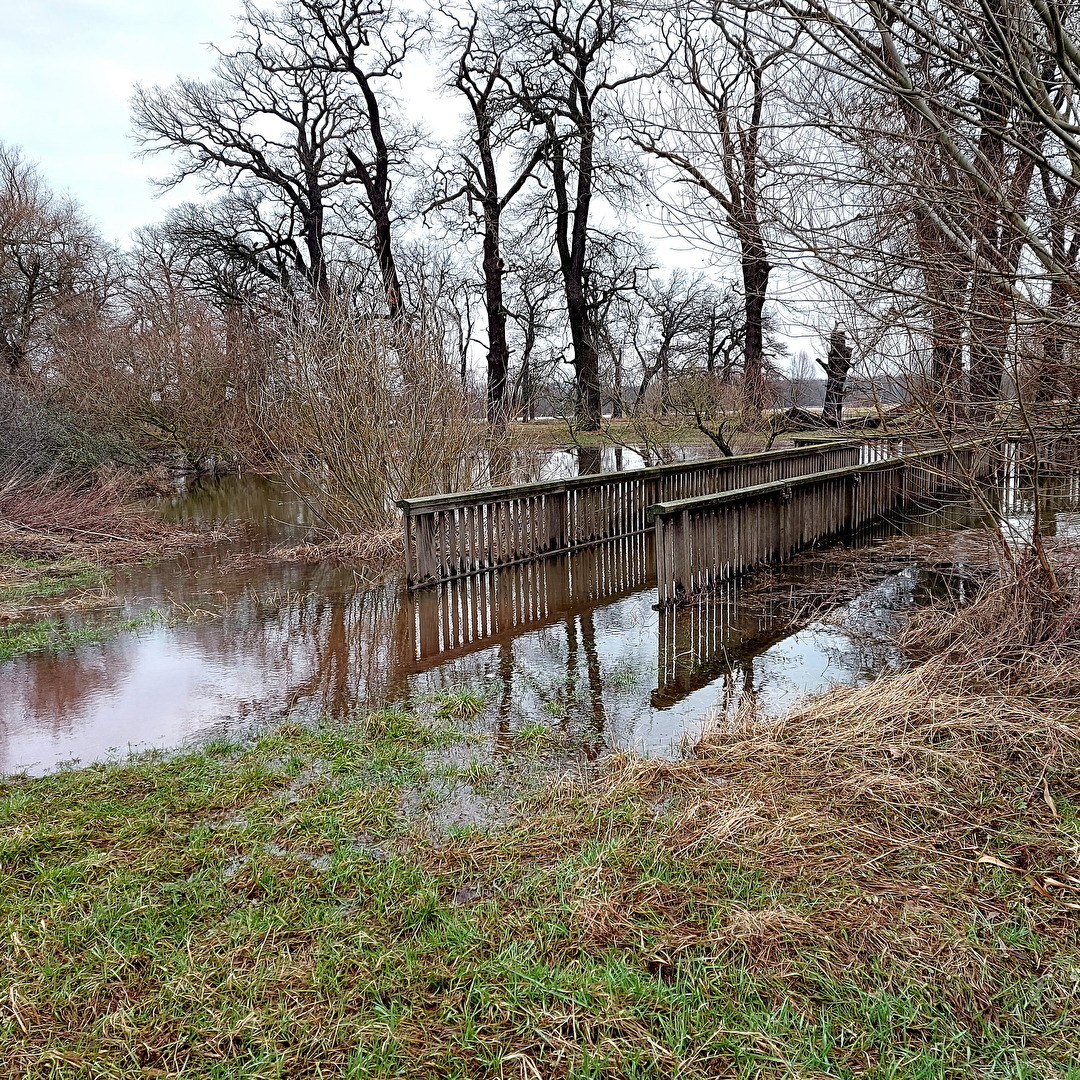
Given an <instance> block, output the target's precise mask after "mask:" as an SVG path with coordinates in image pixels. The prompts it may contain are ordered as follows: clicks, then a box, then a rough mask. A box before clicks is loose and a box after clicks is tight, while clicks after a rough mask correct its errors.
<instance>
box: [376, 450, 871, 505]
mask: <svg viewBox="0 0 1080 1080" xmlns="http://www.w3.org/2000/svg"><path fill="white" fill-rule="evenodd" d="M861 442H862V440H861V439H857V438H850V439H830V440H828V441H823V442H821V443H813V444H811V445H809V446H795V447H791V446H789V447H785V448H784V449H781V450H759V451H757V452H755V453H753V454H735V455H733V456H732V457H716V458H697V459H695V460H693V461H675V462H672V463H671V464H669V465H651V466H649V467H647V468H644V469H623V470H621V471H618V472H601V473H590V474H589V475H587V476H571V477H567V478H566V479H563V480H534V481H530V482H529V483H526V484H512V485H507V486H505V487H490V488H476V489H474V490H472V491H457V492H447V493H446V494H440V495H422V496H418V497H417V498H413V499H398V501H397V505H398V506H399V507H400V508H401V509H402V510H403V511H405V514H406V516H407V517H412V516H414V515H417V514H423V513H433V512H435V511H438V510H449V509H454V508H456V507H459V506H472V505H475V504H476V503H492V502H500V501H506V500H510V499H520V498H522V497H524V496H529V495H556V494H560V493H561V492H564V491H573V490H574V489H576V488H587V487H595V486H597V485H601V484H609V483H611V482H612V480H616V479H626V478H633V479H634V480H648V479H650V478H652V477H656V476H665V475H667V474H669V473H672V472H679V471H680V470H682V471H687V470H693V469H706V468H713V467H715V466H717V465H736V464H738V463H739V462H743V461H769V460H775V459H780V458H791V457H804V456H805V457H808V456H810V455H811V454H815V453H820V452H821V451H822V450H835V449H836V447H837V446H841V445H846V444H848V443H851V444H858V443H861Z"/></svg>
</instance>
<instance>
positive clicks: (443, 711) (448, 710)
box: [435, 686, 487, 720]
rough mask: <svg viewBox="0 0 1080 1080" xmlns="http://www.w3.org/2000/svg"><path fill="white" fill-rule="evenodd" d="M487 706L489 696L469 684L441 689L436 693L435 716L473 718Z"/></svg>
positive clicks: (442, 718) (456, 718)
mask: <svg viewBox="0 0 1080 1080" xmlns="http://www.w3.org/2000/svg"><path fill="white" fill-rule="evenodd" d="M486 706H487V696H486V695H485V694H483V693H482V692H481V691H479V690H473V689H472V688H471V687H468V686H462V687H456V688H453V689H450V690H440V691H439V692H438V693H437V694H436V695H435V716H436V717H437V718H438V719H440V720H471V719H473V718H474V717H477V716H479V715H480V714H481V713H482V712H483V711H484V709H485V707H486Z"/></svg>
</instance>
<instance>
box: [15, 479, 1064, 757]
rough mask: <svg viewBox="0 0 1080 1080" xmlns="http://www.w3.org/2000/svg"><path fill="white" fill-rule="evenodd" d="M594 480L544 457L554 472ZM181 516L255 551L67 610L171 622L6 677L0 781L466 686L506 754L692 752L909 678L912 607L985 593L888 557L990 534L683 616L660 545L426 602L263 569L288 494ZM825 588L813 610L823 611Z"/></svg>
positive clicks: (288, 533)
mask: <svg viewBox="0 0 1080 1080" xmlns="http://www.w3.org/2000/svg"><path fill="white" fill-rule="evenodd" d="M627 463H629V464H634V462H633V459H632V458H630V459H627V458H624V460H623V464H627ZM579 464H580V463H579V462H577V461H575V460H574V459H572V458H569V457H567V458H566V459H565V460H561V459H557V458H556V459H548V460H547V461H546V462H545V470H546V473H545V474H546V475H558V473H559V472H560V471H562V472H565V471H576V468H577V467H578V465H579ZM590 464H601V465H603V466H604V467H610V466H611V465H612V464H615V462H613V461H611V462H609V461H601V462H591V463H590ZM1075 489H1076V482H1075V479H1074V480H1072V481H1070V482H1069V483H1068V484H1067V485H1066V488H1065V490H1063V493H1062V496H1061V500H1060V501H1059V504H1058V509H1057V510H1055V511H1052V512H1051V513H1050V515H1049V516H1048V518H1047V520H1046V521H1045V522H1044V526H1045V527H1047V528H1048V529H1050V530H1051V531H1052V530H1053V529H1055V528H1057V529H1066V528H1068V529H1073V528H1076V523H1077V514H1076V513H1075V508H1076V500H1077V497H1078V492H1077V491H1076V490H1075ZM993 497H994V498H996V499H999V500H1000V499H1004V500H1005V503H1006V507H1007V511H1008V513H1007V516H1008V517H1009V519H1010V520H1013V521H1015V523H1016V527H1017V528H1022V527H1023V523H1024V522H1025V520H1030V506H1028V505H1027V504H1026V503H1025V501H1024V495H1023V492H1022V490H1020V489H1019V488H1015V487H1014V489H1012V490H1010V491H1006V492H997V493H994V496H993ZM164 509H165V512H166V513H167V514H168V515H169V516H170V517H172V518H173V519H175V520H178V521H185V522H190V523H195V524H199V525H210V524H216V523H220V522H234V523H235V522H239V523H242V524H243V525H244V527H245V532H246V537H245V539H244V540H243V541H237V542H235V543H227V544H221V545H218V546H216V547H214V548H213V549H210V550H205V551H201V552H199V553H198V554H196V555H192V556H190V557H187V558H182V559H176V560H169V561H166V562H162V563H160V564H158V565H149V566H138V567H133V568H130V569H127V570H124V571H121V572H119V573H118V574H117V575H116V578H115V581H114V583H113V591H114V592H115V594H116V596H117V601H116V603H115V605H114V606H113V607H112V608H110V609H106V610H104V611H96V612H93V613H86V614H71V615H64V614H62V613H61V614H59V615H58V616H57V617H59V618H65V619H68V620H70V621H71V622H73V623H76V622H85V621H94V620H101V619H116V618H118V617H119V618H124V619H129V618H139V617H145V616H146V615H147V614H148V613H149V612H152V611H159V612H163V613H164V615H163V617H161V618H159V619H157V620H156V621H150V622H147V623H146V624H145V625H143V626H142V627H140V628H139V629H137V630H134V631H125V632H121V633H119V634H117V635H116V636H114V637H111V638H109V639H108V640H106V641H104V642H101V643H96V644H88V645H85V646H82V647H79V648H77V649H73V650H68V651H65V652H60V653H56V654H38V655H32V656H27V657H23V658H19V659H16V660H12V661H7V662H4V663H2V664H0V773H5V772H6V773H10V772H15V771H22V770H26V771H29V772H32V773H41V772H46V771H49V770H50V769H53V768H55V767H57V766H58V765H59V764H61V763H65V762H69V761H81V762H90V761H96V760H101V759H105V758H109V757H113V756H118V755H122V754H124V753H127V752H129V751H131V750H134V749H145V748H151V747H177V746H183V745H186V744H189V743H191V742H193V741H196V740H199V739H202V738H206V737H209V736H214V735H220V734H225V733H244V732H246V731H247V730H249V729H251V728H253V727H257V726H259V725H262V724H264V723H267V722H271V721H273V720H275V719H278V718H282V717H285V716H294V717H296V718H298V719H308V718H315V717H318V716H331V717H336V718H345V717H348V716H350V715H354V714H355V713H356V712H357V711H359V710H363V709H367V708H370V707H375V706H378V705H379V704H381V703H383V702H386V701H394V700H400V699H405V698H417V697H420V696H423V695H429V694H433V693H436V692H438V691H440V690H444V689H451V688H458V687H464V686H467V687H470V688H472V689H474V690H478V691H480V692H482V693H483V694H484V696H485V698H486V699H487V703H488V705H487V711H486V713H485V723H488V724H490V726H491V730H492V732H493V734H494V735H495V736H496V738H495V745H496V747H497V746H498V745H499V744H500V741H501V740H503V739H506V738H508V737H509V736H510V734H511V733H512V732H514V731H515V730H517V729H521V728H525V727H530V726H534V725H536V724H537V723H543V724H545V725H546V726H547V727H548V728H550V729H551V730H552V731H553V732H556V733H558V734H559V735H560V736H561V737H562V738H563V741H564V742H567V743H570V744H573V745H574V746H576V747H578V748H579V749H580V751H581V752H582V753H583V754H585V755H587V756H593V755H597V754H602V753H604V752H606V751H609V750H613V749H627V750H637V751H642V752H645V753H651V754H662V755H670V754H677V753H679V751H680V748H681V747H682V746H684V745H685V743H686V742H687V741H690V742H692V741H694V740H696V739H697V737H698V736H699V735H700V733H701V731H702V728H703V725H704V724H706V723H711V722H714V721H715V720H716V719H718V718H719V717H722V716H724V715H727V714H731V713H732V712H734V711H735V710H737V709H738V708H740V706H744V705H746V704H753V705H754V706H755V707H756V708H758V709H760V710H762V711H763V712H764V713H766V714H775V713H778V712H780V711H782V710H784V709H785V708H787V707H788V706H790V705H791V704H792V703H793V702H795V701H796V700H797V699H798V698H800V697H801V696H803V695H806V694H813V693H818V692H820V691H823V690H825V689H826V688H828V687H829V686H831V685H835V684H839V685H856V684H859V683H862V682H865V681H867V680H869V679H871V678H873V677H875V676H876V675H877V674H879V673H881V672H882V671H885V670H888V669H889V668H891V667H896V666H898V665H899V664H901V663H902V658H901V656H900V655H899V653H898V651H897V650H896V648H895V646H894V644H893V640H894V638H895V635H896V631H897V629H898V627H899V626H900V625H901V623H902V622H903V620H904V619H905V617H906V615H907V613H908V612H909V611H910V610H911V609H912V607H914V606H916V605H919V604H922V603H925V602H926V601H928V600H929V599H931V598H934V597H940V596H942V595H944V594H946V593H951V594H954V595H956V594H958V593H962V592H963V590H965V589H969V588H970V587H971V586H970V581H969V579H968V577H967V575H966V572H965V570H964V567H963V566H949V567H941V568H936V569H927V568H920V567H918V566H915V565H913V564H908V565H902V564H897V562H896V560H895V558H891V557H890V558H886V559H883V558H881V557H880V553H877V552H875V545H876V544H877V543H878V542H879V541H881V540H883V539H887V538H889V537H895V536H897V535H900V534H905V533H907V534H916V535H923V534H932V533H935V532H938V531H940V530H942V529H952V528H958V527H969V526H973V525H978V524H979V523H980V522H981V517H980V513H981V512H980V511H979V510H978V509H977V508H975V507H973V506H971V505H968V504H965V503H960V502H958V503H953V504H949V505H945V506H942V507H939V508H936V509H934V510H933V511H928V512H926V513H923V514H919V515H910V516H907V517H905V518H902V519H900V520H898V521H895V522H882V523H879V524H877V525H875V526H874V527H873V528H872V529H871V530H868V531H867V532H866V533H864V534H863V535H862V536H860V537H858V538H855V540H854V543H855V544H856V545H861V546H862V547H864V548H865V552H864V554H863V555H862V556H860V557H859V558H856V559H853V558H851V557H850V556H847V557H844V558H836V559H835V560H830V558H829V557H828V556H827V555H825V556H822V557H820V558H816V559H815V560H813V561H811V562H805V561H804V562H800V563H798V564H796V565H793V566H792V567H789V568H786V569H783V570H781V571H773V572H771V573H770V575H769V576H768V577H767V578H761V577H760V576H755V575H751V576H750V577H749V578H747V579H745V580H744V581H741V582H739V583H735V584H732V585H731V586H729V587H728V588H727V589H726V590H725V591H724V592H723V593H721V594H719V595H717V596H716V597H715V598H713V599H711V600H710V601H709V602H707V603H702V604H698V605H695V606H694V607H691V608H689V609H686V610H681V611H679V612H672V611H657V610H656V609H655V606H654V605H655V603H656V590H655V581H654V580H653V579H652V576H651V575H652V569H651V567H652V557H651V551H650V548H649V544H650V542H651V539H650V538H642V539H639V540H634V541H621V542H614V543H612V544H608V545H602V546H599V547H596V548H593V549H589V550H587V551H583V552H580V553H578V554H575V555H573V556H568V557H561V558H554V559H549V560H546V561H545V562H543V563H539V564H532V565H530V566H526V567H520V568H515V569H513V570H510V571H503V572H501V573H498V574H494V575H489V576H487V577H485V578H483V579H472V580H467V581H465V582H462V583H457V584H454V585H450V586H444V587H441V588H436V589H428V590H423V591H421V592H418V593H415V594H412V595H410V594H408V593H406V592H405V591H404V590H403V589H402V587H401V583H400V580H399V579H398V578H397V577H396V576H389V577H385V578H382V579H381V580H372V579H371V578H370V577H369V576H367V575H365V574H364V573H363V572H361V571H357V570H354V569H351V568H348V567H341V566H333V565H329V564H318V565H306V564H299V563H281V562H277V561H264V562H260V561H258V560H255V561H254V562H253V561H252V559H251V556H258V555H260V554H262V553H264V552H266V551H267V550H268V549H269V548H270V547H271V546H273V545H274V544H276V543H280V542H282V541H298V540H302V539H304V538H305V537H307V536H308V535H309V533H310V529H311V527H312V525H313V524H314V523H313V522H312V521H311V519H310V515H309V513H308V511H307V509H306V508H305V507H304V506H303V504H302V503H300V502H299V501H298V500H296V499H295V498H294V497H293V496H291V495H290V493H289V492H288V491H287V489H286V488H284V487H283V486H282V485H280V484H276V483H274V482H273V481H270V480H267V479H264V478H259V477H254V478H236V477H232V478H225V479H222V480H218V481H211V482H205V483H201V484H196V485H193V486H191V487H190V488H189V489H188V490H186V491H185V492H183V493H181V494H178V495H177V496H176V497H175V498H173V499H171V500H168V501H167V503H166V505H165V507H164ZM763 582H765V583H766V584H764V585H763ZM808 586H812V589H811V590H810V591H811V592H813V593H814V594H815V595H816V597H817V602H816V603H815V604H814V605H812V606H811V607H810V608H808V607H807V606H806V603H805V601H804V599H802V598H803V597H804V595H805V594H806V593H807V587H808ZM829 597H832V598H833V599H832V601H831V602H829V601H828V598H829ZM823 600H824V601H825V602H824V603H823V602H822V601H823Z"/></svg>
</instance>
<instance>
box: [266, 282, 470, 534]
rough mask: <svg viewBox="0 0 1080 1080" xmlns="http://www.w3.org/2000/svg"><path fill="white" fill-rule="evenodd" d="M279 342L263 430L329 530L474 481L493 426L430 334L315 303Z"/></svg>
mask: <svg viewBox="0 0 1080 1080" xmlns="http://www.w3.org/2000/svg"><path fill="white" fill-rule="evenodd" d="M282 342H283V348H282V356H281V358H280V360H279V363H278V365H277V367H276V369H275V371H274V373H273V378H272V384H273V392H272V404H271V406H270V409H269V411H268V414H267V417H266V420H265V426H264V430H265V433H266V438H267V440H268V441H269V442H270V443H272V445H273V446H274V448H275V450H276V452H277V454H278V455H279V456H280V458H281V459H282V460H283V461H284V463H285V465H286V466H287V470H288V471H287V475H288V477H289V482H290V483H292V484H293V485H294V487H295V489H296V491H297V493H298V494H299V495H300V496H301V497H302V498H304V499H305V501H306V502H307V503H308V504H309V506H310V507H311V508H312V510H313V512H314V513H315V514H316V515H317V516H318V518H319V519H320V520H321V522H322V523H323V525H324V526H325V527H326V528H327V529H328V530H329V531H332V532H335V533H345V534H359V535H365V534H369V533H372V532H378V531H381V530H385V529H386V528H387V527H388V526H389V525H391V524H392V523H394V522H395V521H396V515H397V511H396V509H395V506H394V503H395V501H396V500H397V499H402V498H408V497H415V496H420V495H430V494H435V493H437V492H441V491H457V490H460V489H462V488H467V487H469V486H470V485H471V482H472V479H473V477H474V476H475V475H476V473H477V471H478V467H479V463H480V453H479V451H480V450H481V449H482V448H483V447H485V446H486V445H487V443H488V439H489V433H488V428H487V426H486V424H485V423H484V421H483V420H482V418H481V406H480V405H479V404H478V402H476V401H474V399H473V394H472V393H471V392H470V390H469V389H468V388H466V387H464V386H463V385H462V383H461V381H460V379H459V378H458V376H457V373H456V371H455V370H454V367H453V365H451V364H450V363H449V362H448V360H447V358H446V356H445V355H444V353H443V351H442V346H441V343H440V341H439V340H438V339H437V338H436V336H435V335H433V334H429V333H427V332H426V330H425V328H424V327H423V326H416V325H411V324H406V323H403V322H398V321H393V320H387V319H381V318H373V317H369V316H366V315H361V314H358V313H356V312H355V311H354V310H351V309H350V308H348V307H347V306H346V305H344V304H343V303H339V302H319V303H316V304H313V305H312V306H311V307H310V308H309V309H307V310H305V311H303V312H302V314H301V316H300V317H297V318H293V319H292V320H291V321H290V322H289V324H288V326H286V327H285V328H284V330H283V332H282Z"/></svg>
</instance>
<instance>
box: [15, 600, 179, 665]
mask: <svg viewBox="0 0 1080 1080" xmlns="http://www.w3.org/2000/svg"><path fill="white" fill-rule="evenodd" d="M159 618H160V615H159V613H158V612H156V611H152V612H149V613H148V614H146V615H143V616H140V617H139V618H135V619H110V620H106V621H103V622H100V623H94V624H84V623H82V624H79V625H77V626H69V625H67V624H66V623H62V622H58V621H57V620H56V619H32V620H29V621H23V620H19V621H16V622H11V623H0V660H13V659H14V658H15V657H17V656H25V655H27V654H28V653H35V652H63V651H64V650H65V649H74V648H77V647H78V646H79V645H88V644H93V643H94V642H98V641H107V640H108V639H109V638H111V637H113V636H114V635H116V634H119V633H121V632H123V631H125V630H138V629H140V628H141V627H144V626H149V625H151V624H152V623H154V622H156V621H158V619H159Z"/></svg>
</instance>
